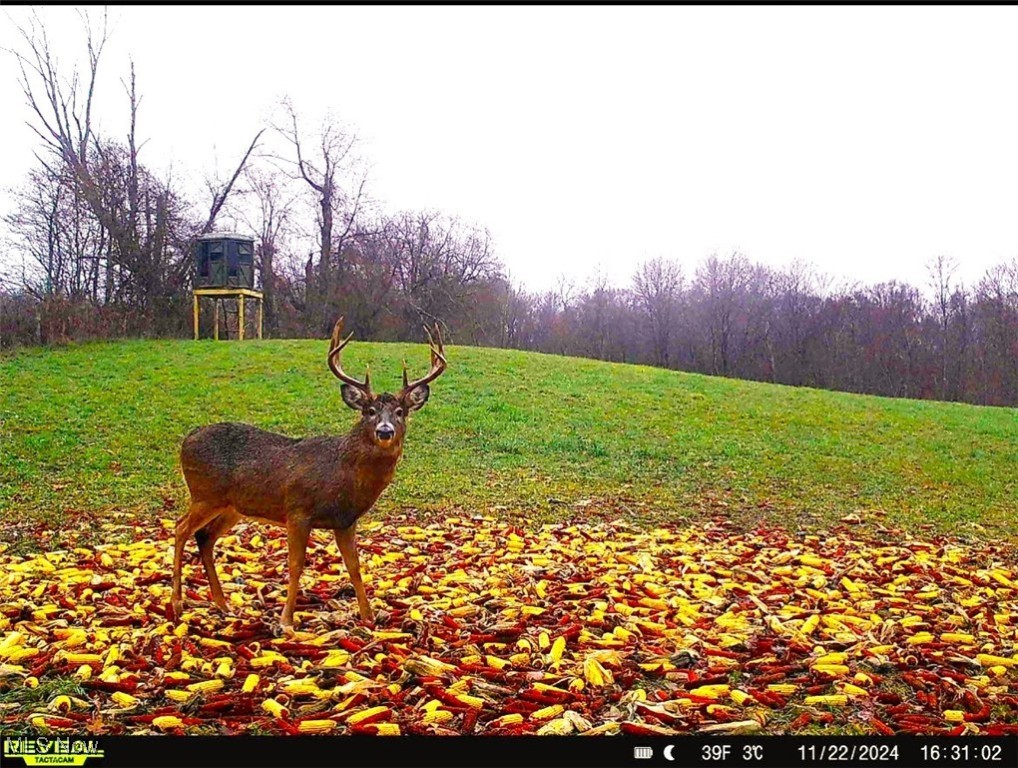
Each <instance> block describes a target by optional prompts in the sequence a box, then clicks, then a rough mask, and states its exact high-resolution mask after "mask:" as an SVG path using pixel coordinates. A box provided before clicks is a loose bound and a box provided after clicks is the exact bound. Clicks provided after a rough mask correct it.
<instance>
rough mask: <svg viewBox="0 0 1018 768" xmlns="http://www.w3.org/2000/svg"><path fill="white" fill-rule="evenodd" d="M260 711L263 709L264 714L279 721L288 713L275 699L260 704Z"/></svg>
mask: <svg viewBox="0 0 1018 768" xmlns="http://www.w3.org/2000/svg"><path fill="white" fill-rule="evenodd" d="M262 709H264V710H265V711H266V712H268V713H269V714H270V715H272V716H273V717H275V718H280V719H281V718H284V717H286V716H287V715H288V714H289V711H288V710H287V708H286V707H284V706H283V705H282V704H280V703H279V702H278V701H276V700H275V699H266V700H265V701H263V702H262Z"/></svg>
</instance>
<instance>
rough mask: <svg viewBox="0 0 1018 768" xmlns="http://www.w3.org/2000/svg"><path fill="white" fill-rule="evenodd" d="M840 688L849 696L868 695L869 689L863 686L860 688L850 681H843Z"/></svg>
mask: <svg viewBox="0 0 1018 768" xmlns="http://www.w3.org/2000/svg"><path fill="white" fill-rule="evenodd" d="M841 690H843V691H844V692H845V693H847V694H848V695H849V696H869V691H867V690H866V689H865V688H860V687H859V686H858V685H852V684H851V683H845V685H843V686H842V688H841Z"/></svg>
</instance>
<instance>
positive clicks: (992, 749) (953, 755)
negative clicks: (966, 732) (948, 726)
mask: <svg viewBox="0 0 1018 768" xmlns="http://www.w3.org/2000/svg"><path fill="white" fill-rule="evenodd" d="M919 753H920V755H922V758H923V760H925V761H926V762H928V763H930V764H934V763H944V764H950V763H953V762H962V763H964V762H968V761H975V762H979V763H989V764H1002V763H1003V762H1004V747H1003V745H1001V744H979V743H976V744H923V746H922V747H921V748H920V750H919Z"/></svg>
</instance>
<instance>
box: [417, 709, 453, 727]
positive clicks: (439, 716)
mask: <svg viewBox="0 0 1018 768" xmlns="http://www.w3.org/2000/svg"><path fill="white" fill-rule="evenodd" d="M452 718H453V714H452V712H450V711H449V710H448V709H432V710H430V711H428V712H425V713H424V724H425V725H438V724H440V723H447V722H449V721H450V720H452Z"/></svg>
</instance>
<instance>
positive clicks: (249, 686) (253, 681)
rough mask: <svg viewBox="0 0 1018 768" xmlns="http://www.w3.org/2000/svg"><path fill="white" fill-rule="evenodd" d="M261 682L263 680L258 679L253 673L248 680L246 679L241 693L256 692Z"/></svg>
mask: <svg viewBox="0 0 1018 768" xmlns="http://www.w3.org/2000/svg"><path fill="white" fill-rule="evenodd" d="M259 680H261V678H260V677H258V675H256V674H254V673H251V674H250V675H248V676H247V677H246V678H244V685H243V687H242V688H241V689H240V690H241V692H242V693H251V692H252V691H254V689H255V688H257V687H258V681H259Z"/></svg>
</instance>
